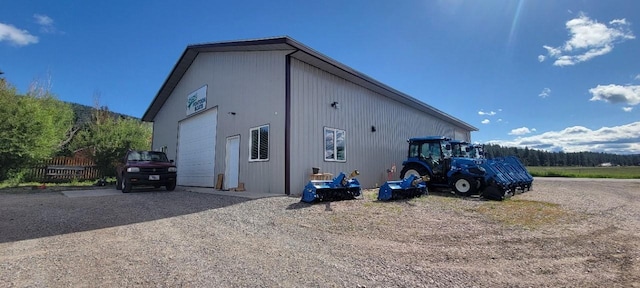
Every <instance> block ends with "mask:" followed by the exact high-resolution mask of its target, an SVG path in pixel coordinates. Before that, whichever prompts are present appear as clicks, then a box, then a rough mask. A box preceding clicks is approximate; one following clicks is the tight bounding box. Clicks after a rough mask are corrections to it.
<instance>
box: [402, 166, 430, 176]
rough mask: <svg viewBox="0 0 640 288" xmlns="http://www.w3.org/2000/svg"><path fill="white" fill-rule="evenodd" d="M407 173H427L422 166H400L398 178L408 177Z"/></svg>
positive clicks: (417, 174) (416, 174)
mask: <svg viewBox="0 0 640 288" xmlns="http://www.w3.org/2000/svg"><path fill="white" fill-rule="evenodd" d="M409 175H415V176H417V177H422V176H424V175H427V170H426V169H424V168H422V167H414V166H408V167H404V168H402V171H400V178H402V179H404V178H407V177H409Z"/></svg>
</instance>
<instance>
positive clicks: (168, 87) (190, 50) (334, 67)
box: [142, 36, 478, 131]
mask: <svg viewBox="0 0 640 288" xmlns="http://www.w3.org/2000/svg"><path fill="white" fill-rule="evenodd" d="M273 50H291V51H292V53H291V54H290V56H291V57H293V58H296V59H298V60H300V61H303V62H305V63H309V64H312V65H314V66H316V67H318V68H320V69H322V70H325V71H327V72H329V73H332V74H334V75H336V76H339V77H341V78H344V79H347V80H349V81H351V82H353V83H355V84H358V85H360V86H363V87H365V88H367V89H370V90H372V91H375V92H376V93H379V94H381V95H384V96H386V97H389V98H391V99H393V100H396V101H398V102H400V103H403V104H406V105H409V106H411V107H414V108H417V109H418V110H420V111H422V112H425V113H427V114H429V115H432V116H434V117H436V118H439V119H441V120H444V121H447V122H451V123H453V124H455V125H456V126H459V127H463V128H465V129H467V130H470V131H477V130H478V128H476V127H473V126H471V125H470V124H467V123H465V122H463V121H462V120H459V119H457V118H455V117H453V116H451V115H449V114H447V113H444V112H442V111H440V110H438V109H436V108H434V107H432V106H430V105H428V104H426V103H424V102H422V101H419V100H417V99H415V98H413V97H411V96H409V95H406V94H404V93H402V92H400V91H397V90H395V89H393V88H391V87H389V86H387V85H385V84H382V83H380V82H378V81H377V80H375V79H373V78H371V77H369V76H367V75H365V74H363V73H360V72H358V71H356V70H354V69H352V68H350V67H348V66H346V65H344V64H342V63H340V62H337V61H335V60H333V59H331V58H329V57H327V56H325V55H323V54H321V53H319V52H317V51H315V50H313V49H311V48H309V47H307V46H305V45H303V44H302V43H299V42H297V41H295V40H293V39H291V38H289V37H286V36H283V37H275V38H264V39H253V40H242V41H228V42H215V43H205V44H194V45H189V46H187V48H186V49H185V50H184V52H183V53H182V56H180V58H179V60H178V62H177V63H176V65H175V66H174V67H173V70H171V73H169V76H168V77H167V79H166V80H165V82H164V83H163V84H162V86H161V87H160V90H159V91H158V93H157V94H156V96H155V98H154V99H153V101H152V102H151V104H150V105H149V108H147V111H146V112H145V113H144V115H143V116H142V120H144V121H153V119H154V118H155V116H156V115H157V113H158V112H159V111H160V108H161V107H162V105H164V103H165V102H166V100H167V98H169V96H170V95H171V92H172V91H173V90H174V89H175V87H176V86H177V85H178V83H179V82H180V80H181V79H182V77H183V76H184V74H185V73H186V71H187V70H188V69H189V66H191V64H192V63H193V61H194V60H195V59H196V57H197V56H198V54H199V53H201V52H228V51H273Z"/></svg>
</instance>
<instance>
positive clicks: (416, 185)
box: [378, 175, 429, 201]
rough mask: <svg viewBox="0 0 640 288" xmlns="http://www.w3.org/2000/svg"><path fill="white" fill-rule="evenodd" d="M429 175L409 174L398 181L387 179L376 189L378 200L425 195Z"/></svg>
mask: <svg viewBox="0 0 640 288" xmlns="http://www.w3.org/2000/svg"><path fill="white" fill-rule="evenodd" d="M427 181H429V176H422V177H419V176H416V175H409V176H408V177H407V178H404V179H402V180H399V181H387V182H385V183H384V185H382V186H381V187H380V190H378V200H380V201H389V200H398V199H406V198H413V197H420V196H422V195H427V194H428V193H429V191H428V190H427V183H426V182H427Z"/></svg>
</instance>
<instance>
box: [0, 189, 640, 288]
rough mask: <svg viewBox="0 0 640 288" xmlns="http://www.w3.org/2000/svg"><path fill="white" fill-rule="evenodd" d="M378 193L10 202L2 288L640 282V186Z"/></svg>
mask: <svg viewBox="0 0 640 288" xmlns="http://www.w3.org/2000/svg"><path fill="white" fill-rule="evenodd" d="M376 193H377V191H375V190H368V191H366V193H365V196H364V197H363V199H358V200H354V201H341V202H332V203H326V204H325V203H323V204H316V205H308V204H305V203H301V202H299V198H297V197H296V198H294V197H271V198H263V199H256V200H248V199H243V198H238V197H229V196H220V195H211V194H202V193H193V192H184V191H182V192H181V191H174V192H165V191H162V192H152V191H151V192H138V193H131V194H117V195H107V196H100V197H77V198H69V197H65V196H64V195H62V193H59V192H48V193H29V194H3V193H0V287H98V286H99V287H148V286H153V287H640V181H597V180H566V179H565V180H557V179H546V178H537V179H536V180H535V182H534V190H533V191H531V192H527V193H524V194H519V195H516V196H514V197H512V199H511V200H508V201H504V202H492V201H483V200H481V199H478V198H458V197H452V196H450V195H449V194H448V193H432V194H431V195H429V196H426V197H422V198H419V199H413V200H410V201H396V202H390V203H380V202H377V201H375V195H376ZM555 204H559V205H555ZM519 205H522V207H523V208H522V210H517V209H516V210H508V209H507V208H508V207H511V208H509V209H513V207H516V208H517V207H520V206H519ZM532 205H533V206H532ZM535 205H537V206H535ZM531 207H537V208H534V209H531ZM525 208H527V209H525ZM505 211H506V212H507V213H509V214H507V215H504V214H500V213H501V212H505ZM514 211H515V212H514ZM512 212H513V213H512ZM511 220H516V221H511ZM538 220H540V221H538Z"/></svg>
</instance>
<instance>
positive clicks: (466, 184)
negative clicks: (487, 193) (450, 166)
mask: <svg viewBox="0 0 640 288" xmlns="http://www.w3.org/2000/svg"><path fill="white" fill-rule="evenodd" d="M452 183H453V191H455V192H456V194H457V195H460V196H465V197H466V196H470V195H472V194H475V193H476V192H477V190H478V185H477V183H476V180H475V179H473V178H472V177H468V176H464V175H456V176H453V181H452Z"/></svg>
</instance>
